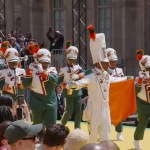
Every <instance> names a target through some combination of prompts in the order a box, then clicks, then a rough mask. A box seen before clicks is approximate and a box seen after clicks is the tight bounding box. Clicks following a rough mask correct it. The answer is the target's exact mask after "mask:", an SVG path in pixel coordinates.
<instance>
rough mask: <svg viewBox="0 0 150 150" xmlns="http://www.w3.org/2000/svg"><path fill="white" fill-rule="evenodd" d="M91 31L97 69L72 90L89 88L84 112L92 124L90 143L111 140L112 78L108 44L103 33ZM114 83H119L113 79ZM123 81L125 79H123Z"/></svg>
mask: <svg viewBox="0 0 150 150" xmlns="http://www.w3.org/2000/svg"><path fill="white" fill-rule="evenodd" d="M88 29H89V31H90V37H91V39H90V51H91V55H92V59H93V64H94V65H95V68H93V69H92V70H91V73H90V74H88V75H86V76H85V77H84V78H83V79H81V80H78V81H75V82H74V84H73V85H72V88H76V89H80V88H82V87H87V88H88V95H89V99H88V101H87V107H86V108H85V111H84V120H87V121H88V122H89V123H90V140H89V142H90V143H95V142H97V138H98V135H99V139H100V141H103V140H109V139H110V126H111V119H110V108H109V86H110V76H109V74H108V73H107V71H106V70H107V69H108V58H107V56H106V52H105V49H106V42H105V35H104V34H103V33H98V34H96V33H95V32H94V27H93V26H92V25H90V26H89V27H88ZM113 80H114V82H115V81H116V82H117V81H119V80H120V79H118V78H115V77H114V78H113ZM121 80H123V79H121Z"/></svg>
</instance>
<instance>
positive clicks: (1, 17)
mask: <svg viewBox="0 0 150 150" xmlns="http://www.w3.org/2000/svg"><path fill="white" fill-rule="evenodd" d="M0 37H1V38H3V39H5V37H6V18H5V0H0Z"/></svg>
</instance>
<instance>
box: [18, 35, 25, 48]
mask: <svg viewBox="0 0 150 150" xmlns="http://www.w3.org/2000/svg"><path fill="white" fill-rule="evenodd" d="M18 41H19V44H20V47H21V48H23V47H24V41H25V38H23V37H19V38H18Z"/></svg>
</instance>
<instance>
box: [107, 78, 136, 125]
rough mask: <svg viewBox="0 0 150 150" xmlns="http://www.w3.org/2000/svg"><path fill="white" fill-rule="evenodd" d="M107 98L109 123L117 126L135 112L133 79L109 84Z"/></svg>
mask: <svg viewBox="0 0 150 150" xmlns="http://www.w3.org/2000/svg"><path fill="white" fill-rule="evenodd" d="M109 98H110V99H109V104H110V115H111V122H112V124H114V125H115V126H117V125H118V124H119V123H120V122H121V121H123V120H124V119H126V118H127V117H128V116H130V115H132V114H133V113H135V112H136V94H135V86H134V79H129V80H126V81H122V82H117V83H111V84H110V92H109Z"/></svg>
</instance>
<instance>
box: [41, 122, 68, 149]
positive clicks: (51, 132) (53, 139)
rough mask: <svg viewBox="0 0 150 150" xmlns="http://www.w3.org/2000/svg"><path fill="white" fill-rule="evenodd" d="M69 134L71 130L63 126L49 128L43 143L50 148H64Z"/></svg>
mask: <svg viewBox="0 0 150 150" xmlns="http://www.w3.org/2000/svg"><path fill="white" fill-rule="evenodd" d="M68 134H69V128H68V127H65V126H64V125H62V124H55V125H51V126H49V127H47V129H46V132H45V134H44V139H43V143H44V144H45V145H47V146H48V147H54V146H61V145H62V146H63V145H64V143H65V139H66V137H67V135H68Z"/></svg>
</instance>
